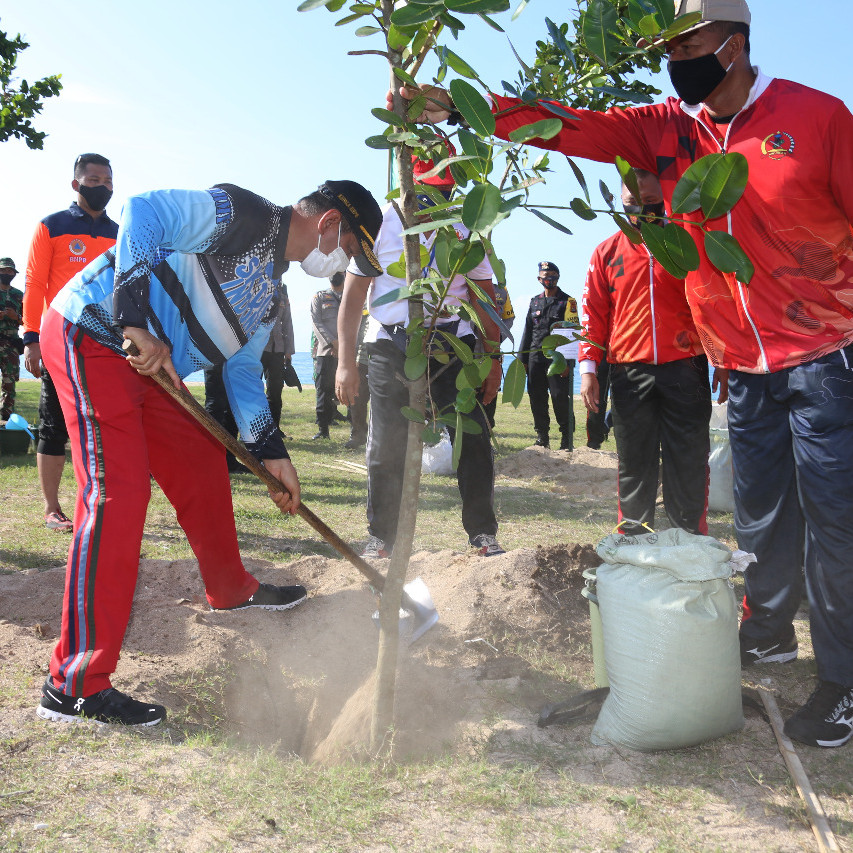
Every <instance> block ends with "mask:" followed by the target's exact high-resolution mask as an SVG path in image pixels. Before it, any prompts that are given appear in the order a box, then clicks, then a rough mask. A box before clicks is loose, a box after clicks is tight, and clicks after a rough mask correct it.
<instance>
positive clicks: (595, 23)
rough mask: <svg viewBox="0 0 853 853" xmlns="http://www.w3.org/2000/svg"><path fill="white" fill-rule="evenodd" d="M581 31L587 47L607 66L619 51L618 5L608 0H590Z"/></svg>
mask: <svg viewBox="0 0 853 853" xmlns="http://www.w3.org/2000/svg"><path fill="white" fill-rule="evenodd" d="M582 17H583V21H582V25H581V33H582V35H583V41H584V44H585V45H586V47H587V49H588V50H589V51H590V53H592V55H593V56H595V58H596V59H598V60H599V61H600V62H601V64H602V65H603V66H604V67H605V68H607V67H608V66H610V65H611V64H612V63H613V60H614V59H615V57H616V54H617V53H618V52H619V47H620V45H619V41H618V40H617V39H616V37H615V35H614V33H615V32H616V29H617V25H618V23H619V13H618V11H617V10H616V7H615V6H613V5H611V4H610V3H609V2H607V0H589V4H588V6H587V10H586V13H585V14H583V16H582Z"/></svg>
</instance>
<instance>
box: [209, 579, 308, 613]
mask: <svg viewBox="0 0 853 853" xmlns="http://www.w3.org/2000/svg"><path fill="white" fill-rule="evenodd" d="M307 597H308V593H307V592H306V591H305V587H304V586H273V585H272V584H271V583H262V584H261V585H260V586H259V587H258V589H257V592H255V594H254V595H250V596H249V597H248V598H247V599H246V600H245V601H244V602H243V603H242V604H237V605H236V606H234V607H211V608H210V609H211V610H216V611H231V610H248V609H249V608H250V607H257V608H258V609H260V610H290V608H291V607H296V605H297V604H302V602H303V601H305V599H306V598H307Z"/></svg>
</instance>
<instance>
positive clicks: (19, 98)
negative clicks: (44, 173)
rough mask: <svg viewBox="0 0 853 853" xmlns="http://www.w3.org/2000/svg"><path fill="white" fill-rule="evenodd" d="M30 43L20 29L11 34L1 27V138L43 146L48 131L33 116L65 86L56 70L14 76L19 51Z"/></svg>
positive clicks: (4, 140) (2, 140) (35, 146)
mask: <svg viewBox="0 0 853 853" xmlns="http://www.w3.org/2000/svg"><path fill="white" fill-rule="evenodd" d="M28 47H29V44H28V43H27V42H25V41H24V40H23V39H22V38H21V35H20V33H19V34H18V35H16V36H14V37H10V36H9V34H8V33H5V32H3V31H2V30H0V142H6V141H7V140H8V139H12V138H16V139H23V140H24V141H25V142H26V143H27V146H28V147H29V148H42V147H44V139H45V136H46V134H45V133H42V132H41V131H38V130H36V129H35V127H34V126H33V123H32V119H33V117H34V116H35V115H37V114H38V113H40V112H41V110H42V107H43V106H44V104H43V101H44V100H45V99H47V98H52V97H54V96H55V95H58V94H59V92H60V90H61V89H62V83H61V82H60V80H59V78H60V76H61V75H59V74H55V75H52V76H50V77H44V78H43V79H41V80H36V82H35V83H28V82H27V81H26V80H18V79H17V78H16V77H15V69H16V68H17V65H18V54H20V53H21V51H23V50H26V49H27V48H28Z"/></svg>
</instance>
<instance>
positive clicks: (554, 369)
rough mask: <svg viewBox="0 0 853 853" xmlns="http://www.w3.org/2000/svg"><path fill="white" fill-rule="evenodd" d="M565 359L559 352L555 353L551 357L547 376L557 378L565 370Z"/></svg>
mask: <svg viewBox="0 0 853 853" xmlns="http://www.w3.org/2000/svg"><path fill="white" fill-rule="evenodd" d="M566 366H567V365H566V357H565V356H564V355H563V354H562V353H561V352H555V353H554V354H553V355H552V356H551V364H550V365H549V366H548V374H547V375H548V376H559V375H560V374H561V373H562V372H563V371H564V370H565V369H566Z"/></svg>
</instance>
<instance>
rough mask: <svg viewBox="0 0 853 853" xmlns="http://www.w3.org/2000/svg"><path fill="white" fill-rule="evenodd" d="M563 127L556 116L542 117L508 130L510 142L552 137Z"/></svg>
mask: <svg viewBox="0 0 853 853" xmlns="http://www.w3.org/2000/svg"><path fill="white" fill-rule="evenodd" d="M562 129H563V122H561V121H560V119H558V118H544V119H542V120H541V121H534V122H533V123H532V124H525V125H523V126H522V127H517V128H516V129H515V130H511V131H510V132H509V139H510V142H527V141H528V140H530V139H553V138H554V137H555V136H556V135H557V134H558V133H559V132H560V131H561V130H562Z"/></svg>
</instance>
